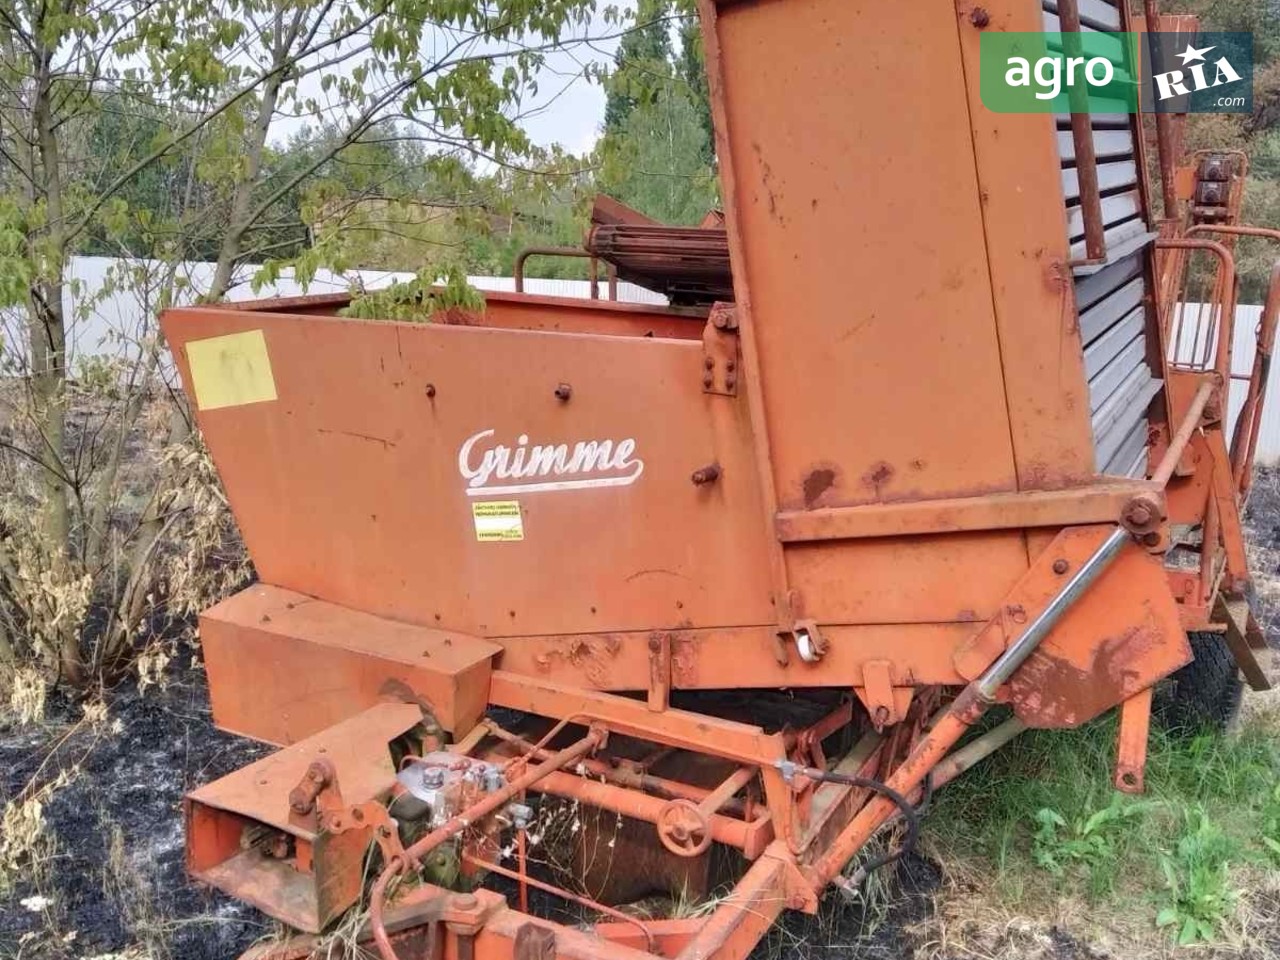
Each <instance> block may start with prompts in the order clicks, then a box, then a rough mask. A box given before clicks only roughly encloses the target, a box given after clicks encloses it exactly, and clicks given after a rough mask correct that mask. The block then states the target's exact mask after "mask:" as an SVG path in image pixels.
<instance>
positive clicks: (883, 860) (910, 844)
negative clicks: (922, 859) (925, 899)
mask: <svg viewBox="0 0 1280 960" xmlns="http://www.w3.org/2000/svg"><path fill="white" fill-rule="evenodd" d="M795 772H796V773H799V774H801V775H802V776H804V777H807V778H808V779H810V780H817V781H820V782H823V783H842V784H845V785H846V786H850V787H860V788H862V789H864V790H870V791H871V792H872V793H878V794H879V795H880V796H882V797H885V798H887V799H888V800H890V801H891V802H892V803H893V804H894V806H896V807H897V808H898V812H899V813H901V814H902V819H903V820H905V821H906V822H907V835H906V836H905V837H903V838H902V844H901V845H900V846H899V847H898V849H897V850H894V851H893V852H892V853H882V854H880V855H879V856H878V857H874V858H873V859H872V860H871V861H870V862H868V863H865V864H863V865H862V866H860V867H859V868H858V869H857V870H855V871H854V872H853V874H852V875H851V876H850V877H849V878H848V879H847V880H845V881H844V882H843V883H841V884H837V886H836V889H838V890H839V891H840V892H841V893H842V894H844V895H845V896H846V897H849V898H852V897H854V896H855V895H856V894H857V892H858V890H859V888H860V887H861V886H862V885H863V883H865V882H866V880H867V878H868V877H869V876H871V874H873V873H875V871H877V870H879V869H880V868H881V867H887V866H888V865H889V864H891V863H893V862H894V861H896V860H900V859H902V858H903V857H905V856H906V855H907V854H908V853H910V852H911V851H912V850H913V849H915V845H916V840H917V839H918V838H919V836H920V814H921V813H922V812H923V811H924V809H925V808H926V807H927V806H928V805H929V800H930V798H931V797H932V796H933V781H932V778H930V777H927V776H926V777H925V779H924V787H923V789H924V795H923V797H922V799H921V801H920V806H919V807H913V806H912V805H911V801H910V800H908V799H907V798H906V797H904V796H903V795H902V794H900V793H899V792H898V791H897V790H894V789H893V788H892V787H890V786H887V785H885V784H883V783H881V782H880V781H879V780H872V779H870V778H869V777H859V776H855V775H853V774H848V773H834V772H829V771H826V770H817V769H815V768H813V767H797V768H796V770H795Z"/></svg>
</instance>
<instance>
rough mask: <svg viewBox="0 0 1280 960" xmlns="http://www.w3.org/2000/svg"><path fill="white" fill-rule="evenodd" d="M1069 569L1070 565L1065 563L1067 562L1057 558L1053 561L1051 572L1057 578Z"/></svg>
mask: <svg viewBox="0 0 1280 960" xmlns="http://www.w3.org/2000/svg"><path fill="white" fill-rule="evenodd" d="M1070 569H1071V564H1069V563H1067V561H1066V560H1064V559H1062V557H1059V558H1058V559H1057V560H1055V561H1053V572H1054V573H1056V574H1057V575H1058V576H1062V575H1063V574H1064V573H1066V572H1067V571H1068V570H1070Z"/></svg>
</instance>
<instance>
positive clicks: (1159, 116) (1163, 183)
mask: <svg viewBox="0 0 1280 960" xmlns="http://www.w3.org/2000/svg"><path fill="white" fill-rule="evenodd" d="M1142 15H1143V18H1144V19H1145V20H1146V28H1147V36H1148V37H1150V36H1151V34H1152V33H1154V32H1156V31H1157V30H1159V24H1160V15H1159V13H1157V11H1156V0H1142ZM1147 55H1148V57H1150V55H1151V45H1150V43H1149V42H1148V45H1147ZM1155 117H1156V155H1157V159H1158V161H1159V165H1160V199H1161V202H1162V205H1163V207H1164V218H1165V219H1166V220H1172V219H1174V218H1175V217H1177V215H1178V193H1177V190H1176V189H1175V188H1174V182H1173V181H1174V176H1173V118H1172V117H1171V116H1170V115H1169V114H1167V113H1163V112H1161V111H1159V110H1157V111H1155Z"/></svg>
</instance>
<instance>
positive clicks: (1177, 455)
mask: <svg viewBox="0 0 1280 960" xmlns="http://www.w3.org/2000/svg"><path fill="white" fill-rule="evenodd" d="M1212 395H1213V384H1212V383H1210V382H1209V381H1207V380H1206V381H1205V382H1204V383H1202V384H1200V389H1199V390H1197V391H1196V395H1195V396H1194V397H1193V398H1192V400H1191V406H1190V407H1188V408H1187V413H1186V416H1184V417H1183V418H1182V423H1180V424H1179V425H1178V429H1177V432H1175V433H1174V435H1173V436H1172V437H1171V438H1170V440H1169V449H1168V450H1166V451H1165V452H1164V456H1163V457H1161V458H1160V463H1159V465H1157V466H1156V469H1155V472H1154V473H1152V474H1151V479H1152V480H1153V481H1154V482H1156V483H1158V484H1159V485H1160V486H1162V487H1163V486H1165V485H1166V484H1168V482H1169V480H1170V478H1171V477H1172V476H1173V471H1174V470H1176V469H1177V468H1178V461H1179V460H1181V459H1182V451H1183V450H1185V449H1186V448H1187V444H1188V443H1190V442H1191V435H1192V434H1193V433H1195V432H1196V430H1197V429H1198V428H1199V426H1200V418H1201V417H1202V416H1203V415H1204V408H1205V406H1206V404H1208V402H1209V397H1210V396H1212Z"/></svg>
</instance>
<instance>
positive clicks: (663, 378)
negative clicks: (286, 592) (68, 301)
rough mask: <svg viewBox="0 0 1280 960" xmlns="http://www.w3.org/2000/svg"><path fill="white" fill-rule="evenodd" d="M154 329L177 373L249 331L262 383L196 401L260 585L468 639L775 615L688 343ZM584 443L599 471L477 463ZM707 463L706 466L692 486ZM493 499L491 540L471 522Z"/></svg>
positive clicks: (722, 432)
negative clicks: (254, 389) (204, 351)
mask: <svg viewBox="0 0 1280 960" xmlns="http://www.w3.org/2000/svg"><path fill="white" fill-rule="evenodd" d="M626 312H627V313H632V312H633V311H626ZM164 326H165V332H166V335H167V336H168V338H169V342H170V344H171V345H172V346H173V348H174V351H175V355H176V357H177V362H178V365H179V368H180V370H181V372H182V374H183V377H184V381H187V378H188V376H189V371H188V369H187V364H186V355H187V349H186V348H187V344H188V342H189V341H192V340H200V339H206V338H211V337H216V336H219V335H224V334H228V333H235V332H242V331H245V330H250V329H261V330H262V331H263V336H264V338H265V342H266V345H267V350H268V353H269V356H270V362H271V367H272V375H273V378H274V382H275V386H276V390H277V393H278V399H276V400H272V401H266V402H258V403H250V404H245V405H241V406H232V407H223V408H221V409H216V410H198V411H197V418H198V421H199V424H200V427H201V430H202V431H203V433H204V435H205V437H206V439H207V441H208V443H209V447H210V450H211V451H212V454H213V457H214V460H215V462H216V463H217V466H218V469H219V471H220V473H221V476H222V478H223V481H224V484H225V487H226V491H227V495H228V498H229V499H230V502H231V505H232V508H233V510H234V511H235V514H236V518H237V520H238V521H239V524H240V528H241V530H242V531H243V534H244V537H245V542H246V544H247V545H248V547H249V550H250V552H251V554H252V556H253V559H254V562H255V564H256V566H257V570H258V572H259V575H260V576H261V578H262V579H263V580H264V581H265V582H267V583H271V584H275V585H277V586H280V587H283V588H286V589H290V590H296V591H298V592H300V593H305V594H308V595H311V596H315V597H318V598H321V599H323V600H327V601H329V602H331V603H336V604H340V605H343V606H348V607H352V608H355V609H359V610H363V611H366V612H369V613H373V614H377V615H379V616H385V617H393V618H397V619H402V620H406V621H409V622H412V623H419V624H426V625H429V626H437V625H439V626H443V627H447V628H448V629H451V630H461V631H463V632H464V633H467V634H471V635H475V636H489V637H508V636H522V635H538V634H550V633H576V632H581V633H597V632H604V631H609V630H622V629H653V628H662V627H668V628H674V627H687V626H699V625H722V626H723V625H745V624H753V623H754V624H760V623H769V622H771V621H772V617H773V612H772V608H771V606H770V587H769V584H768V580H767V576H768V566H767V562H766V559H765V553H764V550H765V536H766V531H765V529H764V528H763V525H762V524H761V523H760V520H759V518H760V517H761V508H760V506H759V500H758V495H757V492H756V491H757V487H756V479H755V478H756V476H757V474H756V471H755V465H754V461H753V459H752V448H751V440H750V431H749V428H748V424H747V418H746V415H745V412H744V410H743V409H742V405H741V404H739V403H736V402H734V400H733V399H732V398H725V397H720V396H716V395H712V394H707V393H704V392H703V387H702V379H703V351H702V344H701V342H700V340H687V341H683V340H681V341H677V340H666V339H659V338H649V337H637V336H617V337H611V336H592V335H585V334H563V333H543V332H532V331H524V330H505V329H491V328H481V327H461V326H451V325H445V324H406V323H377V322H367V321H352V320H341V319H336V318H329V317H302V316H295V315H287V314H270V313H262V312H254V313H248V312H239V311H230V310H211V309H189V310H179V311H173V312H170V313H169V314H167V315H166V317H165V320H164ZM562 387H567V388H568V389H567V390H565V389H562ZM521 437H524V438H525V440H524V443H523V444H522V443H521V442H520V438H521ZM593 443H594V444H596V447H595V448H594V449H595V451H596V453H597V454H600V451H601V450H603V449H604V447H603V446H602V445H603V444H606V443H607V444H609V450H610V451H611V459H610V460H609V463H608V465H607V466H602V465H601V462H600V460H599V457H598V456H597V457H596V458H595V459H591V458H589V457H587V456H585V455H584V458H583V460H582V461H581V463H580V467H581V469H579V470H577V471H576V472H575V471H569V472H567V473H564V474H559V473H556V474H555V475H554V476H552V475H550V474H547V475H543V474H542V473H539V474H538V475H537V476H534V477H517V478H515V479H511V478H508V479H505V480H504V479H503V478H501V477H500V476H498V475H497V473H496V472H494V471H489V472H487V473H486V471H485V470H484V469H483V468H484V464H485V463H486V462H489V463H490V464H491V465H493V464H494V463H496V461H485V460H484V454H485V451H486V450H492V449H494V448H495V447H496V445H499V444H501V445H505V446H506V448H507V450H508V455H509V458H510V459H509V461H508V466H509V467H512V468H514V463H515V461H514V454H512V452H511V451H512V450H514V449H515V448H517V447H522V448H523V449H525V450H526V451H527V452H526V456H527V457H532V453H530V452H528V451H531V450H532V449H533V447H535V446H544V445H545V447H547V448H549V449H550V448H553V447H554V446H555V445H560V444H564V445H566V458H567V459H568V460H570V461H571V460H572V459H573V454H574V451H575V450H576V447H577V445H578V444H593ZM552 452H554V450H552ZM460 458H461V460H462V463H461V464H460ZM588 461H590V462H588ZM711 463H718V464H719V465H720V468H721V476H720V479H719V481H718V482H716V483H713V484H708V485H701V486H699V485H696V484H694V483H692V482H691V480H690V477H691V474H692V472H693V471H695V470H698V469H699V468H702V467H704V466H706V465H707V464H711ZM570 465H571V464H570ZM464 471H465V472H464ZM552 472H553V473H554V471H552ZM467 473H469V474H470V475H467ZM526 481H528V485H527V486H526V485H524V484H525V482H526ZM548 485H550V486H548ZM535 487H536V489H535ZM495 503H496V504H516V505H517V506H515V507H506V508H504V507H493V508H490V507H486V506H485V505H486V504H495ZM504 509H508V510H512V511H514V516H509V517H507V520H508V521H511V525H512V529H511V530H508V531H507V532H506V533H502V532H501V531H500V530H499V531H498V532H497V533H496V536H497V537H499V538H501V537H507V539H505V540H498V541H495V540H494V539H483V538H484V537H488V536H491V535H494V533H493V532H494V530H495V528H494V527H493V526H492V525H491V524H492V523H493V522H497V521H500V520H501V517H483V516H480V515H479V514H480V513H482V512H484V511H485V510H490V511H491V512H493V511H497V512H499V513H500V512H501V511H502V510H504ZM486 524H490V526H487V527H485V529H483V530H482V529H481V528H482V526H485V525H486ZM517 533H518V535H519V537H521V538H522V539H516V538H515V537H516V535H517Z"/></svg>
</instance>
